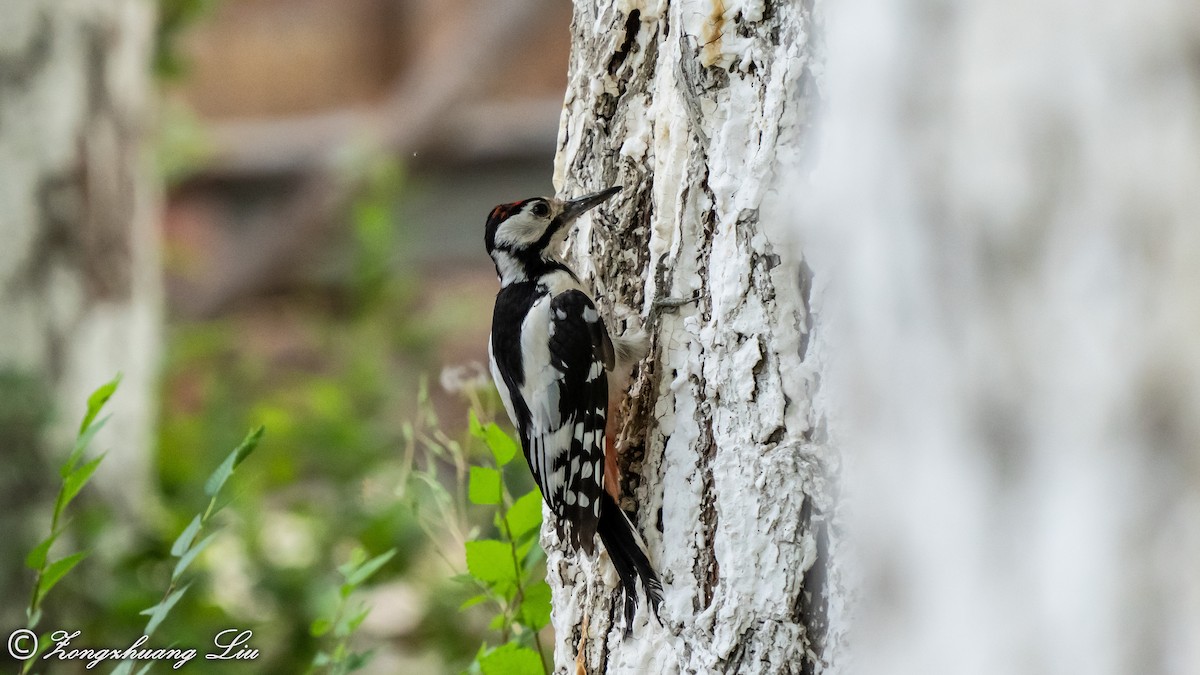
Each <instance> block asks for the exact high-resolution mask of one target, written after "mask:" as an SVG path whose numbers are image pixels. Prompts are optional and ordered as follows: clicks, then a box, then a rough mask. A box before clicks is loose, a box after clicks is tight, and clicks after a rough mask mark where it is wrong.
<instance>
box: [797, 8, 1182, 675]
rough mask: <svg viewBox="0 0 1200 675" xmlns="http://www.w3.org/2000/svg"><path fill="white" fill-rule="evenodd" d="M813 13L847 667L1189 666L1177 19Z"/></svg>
mask: <svg viewBox="0 0 1200 675" xmlns="http://www.w3.org/2000/svg"><path fill="white" fill-rule="evenodd" d="M837 5H838V6H837V8H836V10H835V9H832V8H831V9H830V13H829V16H828V18H827V25H828V27H829V31H828V33H827V40H828V47H829V48H828V69H827V70H826V71H825V79H823V80H822V82H823V84H828V87H827V88H826V89H825V90H824V92H823V93H827V94H828V100H829V110H828V118H827V122H826V123H823V124H822V125H821V128H822V129H823V132H822V133H823V138H822V139H821V140H822V142H821V148H822V151H823V157H822V158H821V160H820V168H819V169H818V170H817V172H816V176H815V181H816V186H815V189H814V190H813V191H812V192H811V193H806V194H805V195H802V199H798V200H797V202H806V203H808V204H810V205H812V209H811V211H812V212H813V213H814V215H815V216H816V217H815V218H814V220H815V222H817V223H822V224H823V225H824V226H823V227H820V228H814V231H813V232H812V233H811V234H810V237H809V241H810V243H811V242H813V241H815V240H816V239H827V242H826V243H822V244H821V245H820V246H821V249H822V251H828V252H830V253H831V255H829V256H828V257H827V256H825V255H824V254H822V255H814V256H812V258H811V260H812V266H813V268H814V269H815V270H816V271H817V274H818V275H820V274H822V273H823V272H825V271H827V270H838V271H839V272H840V273H839V278H838V282H837V283H836V284H833V285H831V286H830V288H831V289H833V288H835V287H837V286H840V290H838V291H837V292H836V294H830V296H829V297H828V302H827V307H829V309H830V310H831V311H832V310H835V309H836V310H837V313H838V315H839V316H838V317H837V318H836V319H835V320H832V321H831V320H830V319H829V316H828V315H829V312H826V313H825V316H826V323H827V325H830V326H833V329H832V330H830V331H829V332H831V333H833V334H834V335H833V337H831V338H830V340H829V341H830V343H831V344H836V345H837V351H838V354H839V358H838V361H839V363H840V364H841V365H842V366H844V367H839V368H836V369H830V373H831V374H832V373H837V377H834V378H826V380H825V383H826V389H827V390H828V391H830V392H838V394H837V396H836V397H837V398H838V399H841V400H844V401H846V402H847V403H849V405H846V406H845V407H844V412H845V414H844V415H839V416H833V417H832V418H831V419H834V420H835V421H836V420H837V419H838V418H841V421H840V422H837V423H835V424H833V425H832V426H831V428H832V429H833V435H834V437H835V438H838V439H839V447H842V448H844V449H845V457H846V462H845V465H846V470H845V472H844V475H845V477H846V479H845V482H844V486H845V490H846V494H847V495H848V497H847V503H848V504H855V505H856V508H854V509H847V511H853V513H852V514H851V517H846V518H845V520H846V521H847V523H848V526H849V527H850V529H851V530H852V534H850V535H848V536H849V537H852V538H853V539H854V540H855V542H856V545H859V546H861V549H862V551H863V552H864V554H865V555H863V556H861V560H862V562H863V569H862V570H861V572H862V577H863V579H864V581H865V583H864V584H863V586H862V589H861V597H862V603H861V604H860V606H859V607H858V608H857V611H856V614H857V615H859V616H861V617H863V621H862V622H861V623H860V624H858V625H856V628H855V636H856V639H855V640H854V642H855V645H854V647H853V651H854V652H855V655H854V663H855V666H856V669H857V670H859V671H860V672H863V673H887V674H894V675H931V674H932V675H941V674H954V675H958V674H960V673H971V674H972V675H1011V674H1026V673H1043V674H1052V673H1053V674H1062V675H1068V674H1071V675H1073V674H1075V673H1089V674H1092V675H1124V674H1128V673H1139V674H1159V673H1162V674H1167V673H1171V674H1175V675H1184V674H1187V673H1197V672H1200V527H1198V526H1197V516H1198V514H1200V414H1197V411H1198V410H1200V340H1198V336H1200V264H1198V262H1200V227H1198V226H1197V214H1198V213H1200V188H1198V186H1200V68H1198V66H1200V61H1197V54H1200V12H1197V9H1198V6H1197V5H1196V4H1195V3H1189V2H1152V3H1125V2H1115V1H1113V2H1097V3H1087V4H1081V3H1077V2H1073V1H1071V0H1046V1H1045V2H1036V3H1029V2H1017V3H995V2H984V1H982V0H979V1H974V2H949V1H946V0H901V1H900V2H893V1H892V0H847V1H846V2H840V3H837ZM1032 17H1036V18H1034V19H1033V20H1031V18H1032ZM864 139H867V141H868V142H866V143H864ZM864 148H865V149H866V150H867V151H864ZM822 235H828V236H827V237H824V236H822ZM809 250H810V251H812V250H813V249H812V246H811V245H810V249H809ZM842 394H844V396H843V395H842ZM856 494H857V495H859V496H860V497H862V498H861V499H856V498H855V496H854V495H856Z"/></svg>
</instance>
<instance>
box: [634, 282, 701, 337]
mask: <svg viewBox="0 0 1200 675" xmlns="http://www.w3.org/2000/svg"><path fill="white" fill-rule="evenodd" d="M698 300H700V293H699V291H697V292H696V293H693V294H692V295H690V296H688V297H686V298H669V297H665V296H661V295H657V296H655V298H654V299H653V300H651V301H650V313H649V314H647V315H646V325H647V326H650V327H651V330H653V331H656V330H658V324H659V322H660V321H661V320H662V313H663V312H674V311H675V310H677V309H679V308H680V307H683V306H684V305H690V304H691V303H693V302H697V301H698Z"/></svg>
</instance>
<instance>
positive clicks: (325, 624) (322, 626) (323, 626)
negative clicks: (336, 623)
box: [308, 619, 333, 637]
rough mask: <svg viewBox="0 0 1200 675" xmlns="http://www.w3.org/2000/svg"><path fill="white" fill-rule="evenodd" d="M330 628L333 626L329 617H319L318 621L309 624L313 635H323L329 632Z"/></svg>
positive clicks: (309, 629) (309, 630)
mask: <svg viewBox="0 0 1200 675" xmlns="http://www.w3.org/2000/svg"><path fill="white" fill-rule="evenodd" d="M330 628H333V622H332V621H330V620H329V619H317V620H316V621H313V622H312V625H311V626H309V628H308V632H309V633H310V634H312V636H313V637H321V636H322V635H324V634H326V633H328V632H329V629H330Z"/></svg>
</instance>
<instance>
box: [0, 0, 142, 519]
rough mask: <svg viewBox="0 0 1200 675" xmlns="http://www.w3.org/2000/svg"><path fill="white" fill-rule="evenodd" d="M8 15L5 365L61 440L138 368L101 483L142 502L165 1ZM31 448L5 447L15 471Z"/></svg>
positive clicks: (3, 11) (3, 107)
mask: <svg viewBox="0 0 1200 675" xmlns="http://www.w3.org/2000/svg"><path fill="white" fill-rule="evenodd" d="M0 15H3V17H4V19H3V23H4V28H3V30H0V235H2V236H3V244H0V317H2V319H0V321H2V327H0V371H2V372H5V373H7V374H8V377H7V378H6V379H5V382H6V383H8V384H9V385H10V386H18V385H14V384H13V383H14V382H24V383H26V384H27V385H28V386H38V384H41V385H45V386H46V388H47V389H48V390H49V394H50V400H52V401H53V408H54V409H53V412H52V424H51V433H50V443H49V445H50V446H52V447H54V448H59V449H61V448H65V447H68V444H69V442H70V438H71V437H72V436H73V434H74V431H75V429H74V427H75V425H77V424H78V420H79V418H80V417H81V416H82V413H83V410H84V405H85V402H86V400H87V396H88V394H89V393H90V392H91V391H92V390H93V389H95V388H96V387H97V386H99V385H100V384H103V383H104V382H106V381H107V380H109V379H111V378H112V377H113V375H115V374H116V373H117V372H118V371H119V372H121V373H123V374H124V379H123V382H122V385H121V389H120V393H119V394H118V396H117V397H116V398H115V399H114V400H113V404H112V406H111V410H112V413H113V416H112V420H111V422H110V423H109V425H108V427H107V428H106V429H105V430H104V431H103V432H102V435H101V436H99V437H98V439H97V446H98V447H103V448H106V449H110V450H111V452H110V453H109V456H108V458H107V459H106V460H105V465H104V469H103V470H102V471H101V472H100V473H99V474H97V483H98V484H99V485H101V487H105V486H107V488H108V492H109V493H110V494H112V495H113V496H114V497H117V498H118V501H120V502H124V503H126V504H131V503H134V502H136V501H138V500H140V499H141V498H142V496H143V494H144V489H143V488H144V486H145V484H146V480H147V477H148V468H149V454H148V450H149V448H150V447H151V443H150V439H151V436H150V432H151V426H152V421H153V415H154V406H153V405H152V400H153V393H154V387H155V385H154V373H155V367H156V366H157V360H158V354H159V348H158V344H159V322H160V310H159V305H160V281H159V264H158V253H157V251H158V245H157V240H156V236H155V228H154V213H155V202H156V199H157V190H156V189H155V188H154V184H153V181H152V180H151V174H150V172H151V170H152V168H151V166H150V165H149V162H148V159H149V157H148V154H147V152H146V147H145V144H144V142H143V141H144V139H145V137H146V131H147V129H148V122H149V117H148V113H149V109H150V105H151V100H152V99H151V94H152V92H153V88H152V83H151V80H150V78H151V73H150V65H149V64H150V55H151V50H152V46H153V31H154V5H153V3H152V2H149V1H148V0H37V1H34V0H4V1H2V2H0ZM33 383H37V384H33ZM14 395H18V396H19V395H20V394H19V393H17V394H14ZM25 451H26V449H24V448H22V447H16V446H14V445H10V444H7V443H2V442H0V456H5V457H4V459H3V460H2V461H4V462H5V464H6V465H8V466H11V467H15V466H28V465H29V459H28V457H21V456H13V455H11V454H10V453H21V452H25Z"/></svg>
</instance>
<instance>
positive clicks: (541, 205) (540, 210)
mask: <svg viewBox="0 0 1200 675" xmlns="http://www.w3.org/2000/svg"><path fill="white" fill-rule="evenodd" d="M549 214H550V207H549V206H546V202H538V203H536V204H534V205H533V215H535V216H537V217H539V218H541V217H542V216H546V215H549Z"/></svg>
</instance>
